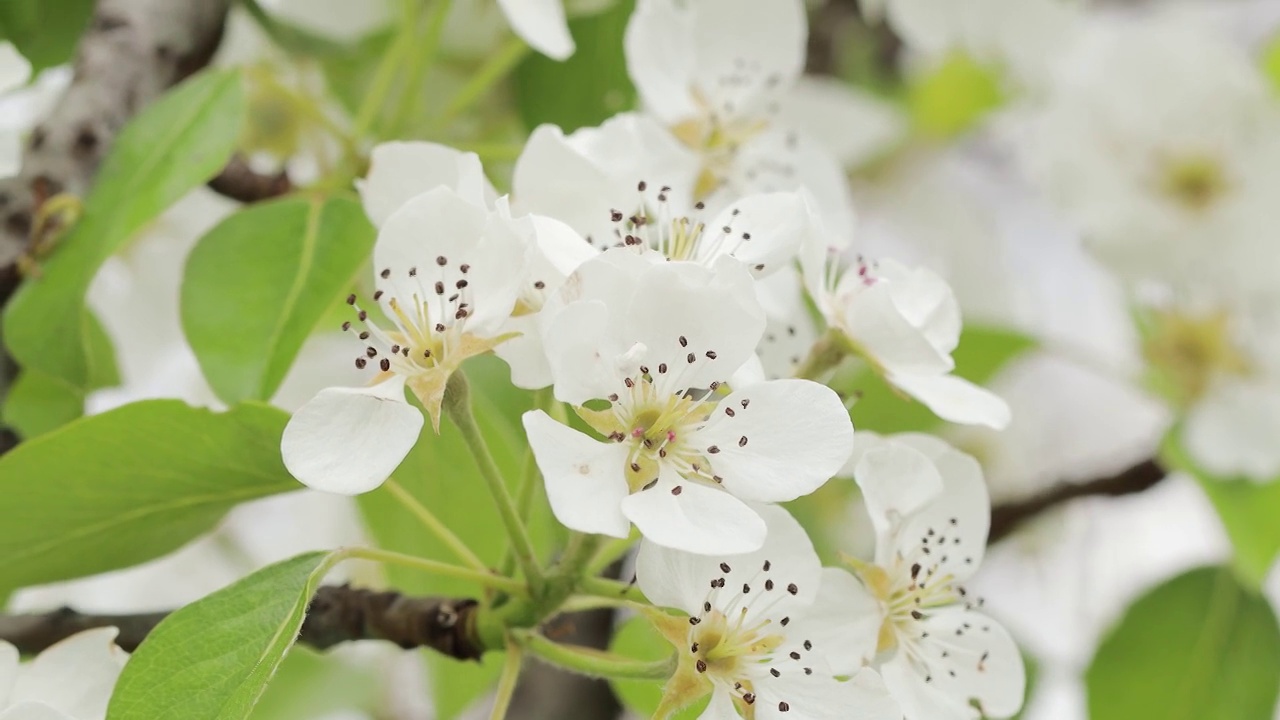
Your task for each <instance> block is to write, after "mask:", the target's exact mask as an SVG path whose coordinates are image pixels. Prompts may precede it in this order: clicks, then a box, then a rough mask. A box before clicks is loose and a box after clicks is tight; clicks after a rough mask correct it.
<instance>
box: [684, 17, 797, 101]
mask: <svg viewBox="0 0 1280 720" xmlns="http://www.w3.org/2000/svg"><path fill="white" fill-rule="evenodd" d="M689 7H690V9H691V10H692V13H691V14H692V15H693V16H694V18H693V27H694V33H695V36H694V47H695V48H696V51H697V65H696V72H697V75H696V83H697V89H698V91H699V92H700V93H701V94H702V96H703V97H704V98H705V99H706V101H707V103H708V104H709V105H710V106H711V109H712V110H714V111H716V112H719V113H723V114H725V115H728V116H730V117H732V116H735V115H737V116H744V115H748V114H757V113H760V112H761V111H763V110H765V109H766V107H767V103H768V101H769V100H771V99H775V98H777V96H778V94H779V92H780V91H781V90H783V89H785V88H787V87H789V86H790V85H791V84H792V83H793V82H795V79H796V78H797V77H799V76H800V72H801V70H803V68H804V56H805V42H806V38H807V36H808V19H807V18H806V16H805V7H804V2H803V0H775V1H774V2H767V3H757V4H753V5H752V7H751V12H743V9H742V4H741V2H740V0H699V1H698V2H696V3H689ZM726 77H732V78H734V79H735V80H736V82H724V79H725V78H726Z"/></svg>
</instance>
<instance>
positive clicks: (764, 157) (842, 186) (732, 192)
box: [708, 125, 855, 237]
mask: <svg viewBox="0 0 1280 720" xmlns="http://www.w3.org/2000/svg"><path fill="white" fill-rule="evenodd" d="M802 189H803V190H804V191H805V192H807V193H808V194H809V197H810V201H811V202H812V203H813V206H814V208H816V209H817V210H818V211H820V212H821V217H822V224H823V225H824V226H825V228H826V229H827V230H828V231H829V232H831V233H832V234H833V235H835V236H836V237H848V236H850V235H852V233H853V231H854V225H855V222H854V212H853V205H852V202H851V201H850V190H849V180H848V177H847V176H846V175H845V172H844V168H842V167H841V166H840V163H838V162H837V161H836V159H835V158H834V157H833V156H832V155H831V153H830V152H828V151H827V149H826V148H825V147H823V146H822V145H821V144H820V143H818V142H817V141H815V140H813V139H812V138H810V137H809V136H807V135H805V134H804V133H801V132H799V131H797V130H794V129H792V128H788V127H783V126H779V125H775V126H773V127H772V128H770V129H769V130H766V131H764V132H761V133H759V134H758V135H756V136H755V137H753V138H751V139H750V140H748V141H747V142H745V143H743V144H742V146H741V147H740V148H738V151H737V153H736V154H735V155H734V160H733V163H732V165H731V166H730V167H729V168H727V169H726V171H725V177H724V183H723V185H722V187H721V189H720V191H718V192H717V193H716V194H715V195H714V196H713V197H712V198H711V199H709V200H708V204H709V205H711V206H712V207H720V206H721V205H722V204H727V202H728V201H732V200H736V199H737V198H738V197H741V196H742V195H744V194H748V193H760V192H778V191H799V190H802ZM726 198H727V200H726Z"/></svg>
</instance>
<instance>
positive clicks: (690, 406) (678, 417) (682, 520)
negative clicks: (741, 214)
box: [524, 248, 852, 553]
mask: <svg viewBox="0 0 1280 720" xmlns="http://www.w3.org/2000/svg"><path fill="white" fill-rule="evenodd" d="M562 295H564V296H565V300H566V302H565V304H564V305H563V307H561V308H560V309H558V310H557V311H556V312H555V313H554V314H553V315H552V316H551V317H549V318H548V319H547V320H546V321H545V325H544V343H545V345H546V349H547V357H548V360H549V361H550V364H551V369H552V375H553V376H554V378H555V386H554V387H555V396H556V398H557V399H558V400H561V401H562V402H566V403H569V404H571V405H572V406H574V407H575V408H576V410H577V412H578V414H579V416H580V417H582V419H583V420H585V421H586V423H587V424H588V425H590V426H591V427H592V429H594V430H595V431H596V432H597V433H598V434H599V436H600V437H599V438H595V437H591V436H589V435H586V434H584V433H581V432H578V431H577V430H574V429H572V428H570V427H568V426H567V425H563V424H561V423H559V422H556V421H555V420H552V419H551V418H550V417H549V416H548V415H547V414H546V413H544V412H542V411H534V412H529V413H526V414H525V417H524V424H525V429H526V431H527V432H528V436H529V443H530V446H531V447H532V448H533V452H534V457H535V458H536V459H537V462H538V467H539V469H541V471H542V474H543V477H544V478H545V481H546V487H547V496H548V499H549V500H550V503H551V507H552V510H553V511H554V512H555V514H556V517H557V518H559V520H560V521H561V522H562V523H564V524H565V525H567V526H569V527H571V528H574V529H576V530H581V531H584V532H593V533H601V534H606V535H612V536H615V537H626V536H627V534H628V532H629V530H630V526H631V524H632V523H635V525H636V526H637V527H638V528H639V529H640V531H641V532H642V533H643V534H644V535H645V537H647V538H649V539H650V540H651V541H653V542H656V543H659V544H662V545H665V546H668V547H675V548H681V549H685V550H689V551H691V552H700V553H722V552H745V551H750V550H754V549H756V548H758V547H760V544H761V543H762V542H763V541H764V535H765V528H764V522H763V521H762V520H761V519H760V517H759V515H758V514H757V513H756V512H755V511H754V510H753V509H752V508H751V507H749V506H748V505H747V504H746V503H745V502H744V500H746V501H758V502H780V501H784V500H790V499H794V498H796V497H799V496H800V495H804V494H806V493H809V492H812V491H813V490H814V489H816V488H817V487H818V486H819V485H821V484H822V483H823V482H825V481H826V480H828V479H829V478H830V477H831V475H832V474H833V473H834V472H835V471H836V470H838V469H839V467H840V466H841V464H842V463H843V462H844V460H845V459H846V458H847V457H848V454H849V452H850V448H851V443H852V425H851V424H850V422H849V417H848V414H847V413H846V411H845V409H844V407H843V405H842V404H841V402H840V400H839V398H838V397H837V396H836V394H835V393H834V392H832V391H831V390H830V389H829V388H827V387H825V386H822V385H819V384H817V383H812V382H808V381H799V380H779V381H770V382H760V383H756V384H749V385H744V386H742V387H736V386H735V387H733V388H732V391H729V392H726V391H727V390H728V388H726V387H725V384H726V382H727V381H728V380H729V379H730V378H731V377H732V376H733V375H734V373H735V372H736V371H737V370H738V369H739V368H741V367H742V366H743V365H744V364H746V363H747V361H748V360H749V359H751V358H752V355H753V351H754V349H755V347H756V344H757V343H758V342H759V339H760V336H761V333H762V331H763V325H764V318H763V316H762V314H761V312H760V309H759V306H758V304H757V302H756V300H755V296H754V291H753V288H752V280H751V276H750V275H749V274H748V273H747V271H746V270H745V269H744V268H743V266H742V265H741V264H740V263H738V262H737V261H734V260H732V259H731V258H727V257H722V258H720V259H719V260H718V261H717V262H715V263H713V265H712V267H711V268H707V267H703V266H701V265H697V264H693V263H687V262H668V261H666V260H665V259H662V258H661V257H659V256H655V255H653V254H649V255H638V254H636V253H634V252H632V251H631V250H628V249H626V248H620V249H614V250H609V251H607V252H605V253H603V254H601V255H600V256H599V257H598V258H595V259H593V260H591V261H589V262H587V263H585V264H583V265H582V267H580V268H579V269H578V271H577V272H575V273H574V275H573V276H571V277H570V278H569V281H568V282H567V283H566V284H565V287H564V289H563V290H562Z"/></svg>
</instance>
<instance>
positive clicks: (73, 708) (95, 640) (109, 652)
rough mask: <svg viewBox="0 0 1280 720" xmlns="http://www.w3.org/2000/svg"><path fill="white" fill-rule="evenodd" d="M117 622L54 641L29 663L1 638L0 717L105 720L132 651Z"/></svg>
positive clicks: (21, 719)
mask: <svg viewBox="0 0 1280 720" xmlns="http://www.w3.org/2000/svg"><path fill="white" fill-rule="evenodd" d="M115 638H116V629H115V628H113V627H107V628H97V629H95V630H86V631H84V632H82V633H79V634H77V635H73V636H71V637H69V638H67V639H66V640H63V641H62V642H59V643H57V644H55V645H52V646H51V647H49V648H48V649H47V650H45V651H44V652H42V653H40V655H38V656H37V657H36V658H35V659H34V660H32V661H31V662H29V663H19V662H18V651H17V649H16V648H14V647H13V646H12V645H10V644H8V643H4V642H0V718H4V720H102V718H104V717H106V716H107V701H108V700H109V699H110V698H111V690H112V688H114V687H115V684H116V678H117V677H119V676H120V670H121V669H122V668H123V667H124V663H125V660H127V659H128V655H127V654H126V653H125V652H124V651H123V650H121V649H120V648H118V647H116V646H115V644H114V643H113V642H112V641H113V640H115Z"/></svg>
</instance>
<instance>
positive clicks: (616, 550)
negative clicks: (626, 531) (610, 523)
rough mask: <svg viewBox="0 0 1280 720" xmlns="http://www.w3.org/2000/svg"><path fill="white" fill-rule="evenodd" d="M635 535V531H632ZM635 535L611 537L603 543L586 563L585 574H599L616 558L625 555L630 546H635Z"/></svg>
mask: <svg viewBox="0 0 1280 720" xmlns="http://www.w3.org/2000/svg"><path fill="white" fill-rule="evenodd" d="M632 535H635V533H632ZM635 544H636V538H635V537H625V538H613V539H611V540H609V542H607V543H604V544H603V545H601V546H600V547H599V549H598V550H596V554H595V555H594V556H593V557H592V558H591V561H590V562H588V563H587V573H586V574H587V575H599V574H600V573H602V572H604V569H605V568H607V567H609V566H610V565H612V564H613V563H614V561H616V560H617V559H618V558H620V557H622V556H623V555H626V554H627V552H628V551H629V550H631V548H632V547H635Z"/></svg>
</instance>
